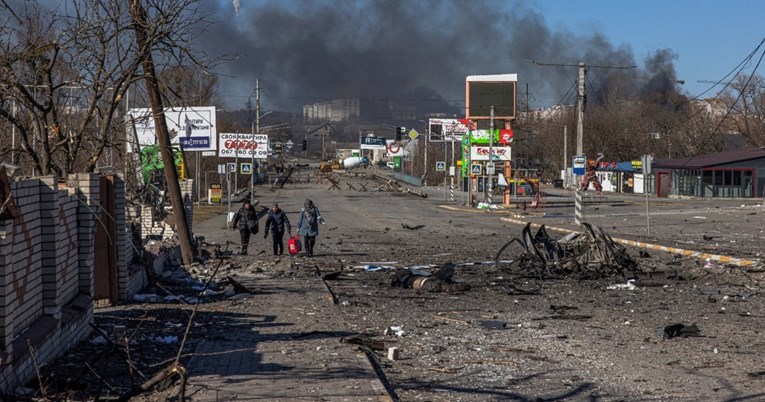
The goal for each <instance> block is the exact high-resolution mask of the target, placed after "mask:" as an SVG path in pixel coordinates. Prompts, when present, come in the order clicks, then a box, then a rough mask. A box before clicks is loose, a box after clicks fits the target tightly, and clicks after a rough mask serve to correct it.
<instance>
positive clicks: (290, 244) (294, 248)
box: [287, 236, 303, 255]
mask: <svg viewBox="0 0 765 402" xmlns="http://www.w3.org/2000/svg"><path fill="white" fill-rule="evenodd" d="M302 249H303V245H302V244H301V242H300V236H295V237H290V239H289V240H288V241H287V251H289V252H290V254H292V255H295V254H297V253H299V252H300V251H301V250H302Z"/></svg>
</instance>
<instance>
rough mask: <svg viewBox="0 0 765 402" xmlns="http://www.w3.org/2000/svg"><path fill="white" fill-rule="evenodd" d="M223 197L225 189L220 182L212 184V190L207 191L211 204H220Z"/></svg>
mask: <svg viewBox="0 0 765 402" xmlns="http://www.w3.org/2000/svg"><path fill="white" fill-rule="evenodd" d="M222 198H223V190H222V189H221V185H220V184H211V185H210V190H208V191H207V200H208V201H209V202H208V203H210V204H220V201H221V199H222Z"/></svg>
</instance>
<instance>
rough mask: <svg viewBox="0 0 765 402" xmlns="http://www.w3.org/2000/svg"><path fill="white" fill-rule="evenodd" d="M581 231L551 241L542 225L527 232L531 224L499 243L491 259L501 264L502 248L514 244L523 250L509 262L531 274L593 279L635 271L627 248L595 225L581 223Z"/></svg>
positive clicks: (512, 265)
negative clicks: (510, 238) (519, 232)
mask: <svg viewBox="0 0 765 402" xmlns="http://www.w3.org/2000/svg"><path fill="white" fill-rule="evenodd" d="M582 225H583V226H584V228H585V231H584V232H573V233H569V234H567V235H566V236H564V237H563V238H562V239H560V240H557V241H555V240H552V239H551V238H550V236H549V235H548V234H547V230H546V229H545V226H544V225H542V226H541V227H540V228H539V230H538V231H537V233H536V235H533V236H532V234H531V223H529V224H527V225H526V227H524V228H523V231H522V232H521V238H517V237H516V238H513V239H512V240H510V242H508V243H507V244H505V245H504V246H502V248H501V249H500V250H499V252H498V253H497V255H496V257H495V258H494V260H495V264H496V265H497V266H501V264H502V262H501V261H503V260H502V259H501V257H502V256H503V253H504V252H505V250H507V249H508V248H509V247H510V246H511V245H512V244H514V243H517V244H519V245H520V246H521V247H522V248H523V249H524V251H525V252H524V253H522V254H521V255H520V256H519V258H517V259H514V260H513V262H512V263H510V264H509V266H510V267H519V268H521V269H522V270H524V271H527V272H529V274H531V275H532V276H533V277H536V278H540V279H545V278H558V277H564V276H575V277H578V278H580V279H597V278H605V277H611V276H615V275H621V276H625V274H626V273H627V272H631V273H634V272H636V271H638V270H639V267H638V263H637V262H636V261H635V260H634V259H632V257H630V256H629V254H628V253H627V249H626V248H625V247H624V246H621V245H619V244H617V243H615V242H614V241H613V239H612V238H611V236H609V235H608V234H606V232H604V231H603V229H602V228H600V227H599V226H592V225H590V224H589V223H586V222H583V223H582Z"/></svg>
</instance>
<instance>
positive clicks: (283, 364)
mask: <svg viewBox="0 0 765 402" xmlns="http://www.w3.org/2000/svg"><path fill="white" fill-rule="evenodd" d="M223 227H225V215H220V216H216V217H213V218H211V219H208V220H206V221H204V222H201V223H198V224H196V227H195V228H194V231H195V233H196V234H197V235H198V236H199V235H201V236H205V239H206V241H207V242H216V243H223V244H225V242H226V240H230V241H235V242H236V241H238V236H239V235H238V233H236V232H234V231H231V230H228V231H227V230H225V229H222V228H223ZM261 240H262V239H261ZM261 245H262V243H261ZM251 247H252V246H251ZM261 248H262V247H261ZM235 258H237V259H238V261H239V262H240V263H241V266H242V269H239V270H238V273H237V275H236V280H237V281H239V282H240V283H241V284H243V285H245V286H247V287H249V288H250V289H253V290H255V292H254V294H253V295H246V297H244V298H241V299H236V300H232V301H231V302H230V305H229V306H225V307H224V308H223V309H222V310H223V311H220V312H219V314H220V325H221V327H223V328H225V331H223V333H224V335H223V336H221V335H216V336H210V337H208V339H206V340H204V341H202V342H200V343H199V344H198V345H197V346H196V349H195V350H194V353H193V357H192V358H191V360H190V361H189V363H188V364H187V372H188V375H189V379H188V385H187V392H186V395H187V396H188V398H189V400H191V401H232V400H236V401H263V400H267V401H299V400H310V401H316V400H322V401H369V400H377V401H386V400H392V398H391V397H390V395H389V394H388V392H387V391H386V390H385V387H384V386H383V384H382V382H381V381H380V380H379V378H378V377H377V375H376V374H375V370H374V367H373V366H372V364H371V363H370V361H369V360H368V358H367V356H366V355H365V354H364V353H363V352H361V351H356V350H355V349H354V345H350V344H347V343H341V342H340V340H341V338H342V337H348V336H351V335H355V334H354V333H350V332H348V331H347V329H346V328H344V327H343V324H342V323H344V322H345V320H344V319H343V318H342V313H341V312H340V310H339V309H338V308H337V307H336V306H334V305H332V304H331V303H330V302H329V301H328V299H327V296H328V292H327V289H326V287H325V286H324V284H323V282H322V279H321V278H320V277H319V276H317V275H316V274H315V272H314V269H313V268H312V265H310V260H308V261H305V260H303V261H301V262H304V263H305V264H306V266H301V267H296V266H294V265H293V262H295V261H298V260H297V259H294V258H291V257H286V256H285V258H283V259H281V260H280V261H279V262H278V263H277V264H276V266H278V269H280V270H283V271H282V272H268V271H266V272H251V271H254V270H249V269H247V265H248V261H255V259H257V258H259V257H256V256H241V257H235ZM260 258H264V259H265V258H266V257H265V256H261V257H260ZM268 258H270V259H272V260H274V261H276V259H277V257H272V256H268ZM283 272H288V275H284V274H282V273H283ZM218 307H219V308H220V307H221V306H220V305H219V306H218ZM220 329H221V328H218V330H220Z"/></svg>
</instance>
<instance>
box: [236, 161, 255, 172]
mask: <svg viewBox="0 0 765 402" xmlns="http://www.w3.org/2000/svg"><path fill="white" fill-rule="evenodd" d="M239 173H240V174H252V163H251V162H242V163H241V164H240V165H239Z"/></svg>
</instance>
